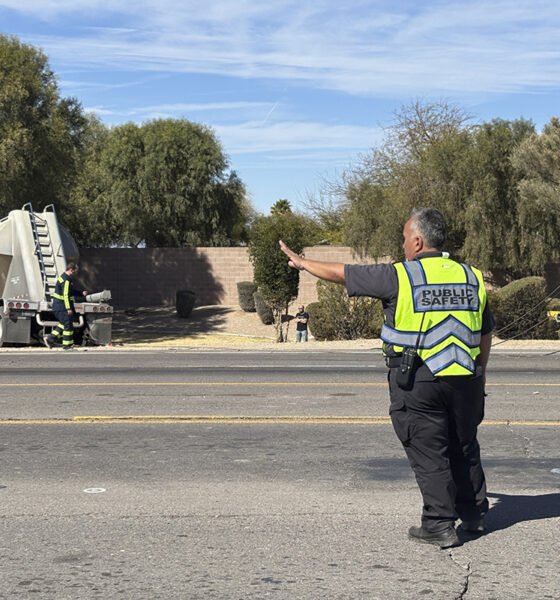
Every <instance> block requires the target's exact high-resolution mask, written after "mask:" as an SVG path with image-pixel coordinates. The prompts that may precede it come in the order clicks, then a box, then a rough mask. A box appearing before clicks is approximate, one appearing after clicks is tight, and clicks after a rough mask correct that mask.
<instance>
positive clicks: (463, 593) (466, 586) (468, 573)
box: [449, 550, 472, 600]
mask: <svg viewBox="0 0 560 600" xmlns="http://www.w3.org/2000/svg"><path fill="white" fill-rule="evenodd" d="M449 558H451V560H452V561H453V562H454V563H455V564H456V565H457V566H459V567H461V569H463V571H466V574H465V582H464V584H463V589H462V590H461V592H460V593H459V595H458V596H455V597H454V598H453V600H464V598H465V597H466V595H467V593H468V591H469V583H470V581H469V579H470V576H471V575H472V568H471V564H472V561H471V559H470V558H467V564H466V565H463V564H461V563H460V562H459V560H458V559H457V558H455V556H454V555H453V550H449Z"/></svg>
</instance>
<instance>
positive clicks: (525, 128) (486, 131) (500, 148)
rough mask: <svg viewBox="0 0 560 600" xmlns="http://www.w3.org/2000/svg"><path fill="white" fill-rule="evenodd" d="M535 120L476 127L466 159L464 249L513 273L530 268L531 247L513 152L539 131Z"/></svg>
mask: <svg viewBox="0 0 560 600" xmlns="http://www.w3.org/2000/svg"><path fill="white" fill-rule="evenodd" d="M534 131H535V129H534V125H533V124H532V123H531V122H530V121H526V120H524V119H517V120H515V121H504V120H502V119H494V120H493V121H491V122H489V123H483V124H482V125H480V126H479V127H477V128H476V129H475V130H474V131H473V133H472V145H471V149H470V153H469V156H467V157H466V158H467V160H466V162H465V164H466V166H467V169H468V175H469V179H470V181H469V183H468V190H467V194H466V197H467V202H466V205H465V208H464V210H463V211H461V215H462V216H463V223H461V234H462V238H463V239H462V244H461V245H460V246H459V247H458V250H459V252H460V253H461V255H462V256H463V257H464V258H465V259H466V260H468V261H469V262H471V263H473V264H476V265H477V266H478V267H480V268H481V269H485V270H492V269H501V270H503V271H506V272H507V273H509V275H510V277H514V276H519V275H524V274H528V273H530V272H531V269H532V267H531V266H530V265H531V261H532V258H531V256H530V254H532V252H531V251H529V252H527V251H526V250H527V249H526V250H524V249H523V248H522V244H523V237H524V236H523V231H522V227H521V226H520V215H521V214H522V213H523V212H524V207H523V201H522V199H521V198H520V195H519V182H520V179H521V177H520V174H519V172H518V171H516V169H514V167H513V165H512V156H513V155H514V154H515V152H516V149H517V147H518V146H519V145H520V144H522V143H523V140H525V139H526V138H528V137H529V136H531V135H532V134H533V133H534Z"/></svg>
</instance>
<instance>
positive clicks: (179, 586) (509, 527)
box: [0, 349, 560, 600]
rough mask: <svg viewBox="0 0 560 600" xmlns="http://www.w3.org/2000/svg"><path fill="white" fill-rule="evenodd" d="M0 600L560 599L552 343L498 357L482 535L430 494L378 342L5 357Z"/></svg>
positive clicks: (559, 404) (559, 431) (490, 402)
mask: <svg viewBox="0 0 560 600" xmlns="http://www.w3.org/2000/svg"><path fill="white" fill-rule="evenodd" d="M0 365H1V369H0V502H1V506H2V511H1V513H0V523H1V530H0V598H10V599H11V598H56V599H60V598H68V599H81V598H96V597H103V598H119V597H122V598H134V599H137V598H138V599H144V598H145V599H154V598H179V599H183V598H185V599H191V598H193V599H198V598H200V599H206V598H227V599H229V598H239V599H242V598H243V599H244V598H255V599H256V598H259V599H260V598H267V597H273V598H282V599H284V598H285V599H294V598H302V599H308V598H309V599H315V598H329V599H330V598H333V599H334V598H337V599H339V598H340V599H342V598H344V599H354V598H366V599H370V598H371V599H376V598H379V599H383V600H385V599H389V600H391V599H393V598H394V599H397V598H398V599H414V598H426V597H427V598H433V599H446V600H447V599H450V598H465V599H467V600H471V599H476V600H490V599H492V598H495V599H496V600H502V599H504V600H505V599H506V598H507V599H517V598H519V599H520V600H521V599H526V598H538V599H540V598H553V599H558V598H560V583H559V578H558V572H559V570H560V559H559V556H560V540H559V536H560V527H559V525H560V401H559V399H558V393H559V392H560V354H550V353H546V352H542V353H541V352H532V353H526V354H523V353H499V352H496V353H494V355H493V357H492V360H491V365H490V371H489V376H488V388H487V391H488V398H487V407H486V420H485V422H484V424H483V425H482V426H481V428H480V442H481V445H482V448H483V456H484V464H485V468H486V472H487V478H488V482H489V490H490V493H491V503H492V509H491V511H490V513H489V515H488V524H489V532H488V534H487V535H485V536H483V537H480V538H469V537H463V541H464V544H463V545H462V546H461V547H459V548H455V549H452V550H449V551H441V550H438V549H437V548H435V547H432V546H424V545H421V544H416V543H413V542H410V541H408V540H407V538H406V531H407V529H408V526H409V525H411V524H416V523H417V522H418V518H419V514H420V497H419V494H418V492H417V489H416V485H415V482H414V479H413V476H412V474H411V472H410V469H409V467H408V463H407V462H406V459H405V457H404V453H403V451H402V448H401V447H400V444H399V443H398V441H397V439H396V437H395V435H394V433H393V431H392V428H391V426H390V424H389V421H388V418H387V405H388V398H387V389H386V370H385V367H384V365H383V361H382V359H381V356H380V354H379V353H378V352H377V351H375V352H351V351H345V352H328V353H325V352H315V353H314V352H294V353H287V352H282V353H274V352H269V353H251V352H217V351H211V352H205V353H204V352H179V351H175V352H174V351H161V350H159V351H157V352H148V351H146V352H115V351H98V350H93V351H87V352H86V351H76V352H74V353H63V352H60V351H51V352H49V351H47V350H42V349H37V350H35V351H31V352H30V351H22V352H17V351H16V352H14V351H10V352H1V353H0Z"/></svg>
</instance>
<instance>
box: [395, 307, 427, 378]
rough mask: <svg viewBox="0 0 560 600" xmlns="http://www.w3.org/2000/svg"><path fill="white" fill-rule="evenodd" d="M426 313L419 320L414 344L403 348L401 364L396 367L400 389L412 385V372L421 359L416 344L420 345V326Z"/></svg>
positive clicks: (414, 371)
mask: <svg viewBox="0 0 560 600" xmlns="http://www.w3.org/2000/svg"><path fill="white" fill-rule="evenodd" d="M425 317H426V313H424V314H423V315H422V320H421V321H420V330H419V331H418V337H417V338H416V344H415V345H414V348H411V347H407V348H403V351H402V356H401V364H400V366H399V368H398V369H397V376H396V382H397V385H398V386H399V387H400V388H401V389H402V390H411V389H412V388H413V386H414V374H415V373H416V370H417V369H418V367H419V366H420V363H421V360H420V357H419V356H418V346H420V336H421V335H422V326H423V325H424V319H425Z"/></svg>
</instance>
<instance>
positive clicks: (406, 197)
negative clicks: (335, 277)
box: [344, 103, 553, 277]
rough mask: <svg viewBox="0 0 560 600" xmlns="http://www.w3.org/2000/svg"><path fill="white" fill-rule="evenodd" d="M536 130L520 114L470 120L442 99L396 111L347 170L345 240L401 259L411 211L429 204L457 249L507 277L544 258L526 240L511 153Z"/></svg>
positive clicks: (374, 253)
mask: <svg viewBox="0 0 560 600" xmlns="http://www.w3.org/2000/svg"><path fill="white" fill-rule="evenodd" d="M533 132H534V126H533V124H532V123H531V122H529V121H526V120H524V119H518V120H515V121H503V120H499V119H496V120H494V121H491V122H490V123H483V124H481V125H478V126H471V125H469V124H468V123H467V118H466V116H464V115H463V113H462V112H461V111H460V110H459V109H453V108H451V107H449V106H448V105H447V104H445V103H443V104H435V105H428V106H426V107H422V106H419V105H418V104H414V105H412V106H410V107H408V108H407V109H406V110H404V112H403V111H401V112H400V113H398V119H397V122H396V123H395V124H394V125H393V127H392V128H391V129H390V130H389V132H388V136H387V139H386V141H385V143H384V145H383V146H382V147H381V148H380V149H377V150H374V151H373V152H372V153H371V154H370V155H369V156H368V157H366V158H365V159H364V160H362V162H361V163H360V164H359V165H358V167H356V168H354V169H352V170H351V171H350V172H349V173H346V174H345V184H346V185H345V194H346V198H345V201H346V206H345V221H344V222H345V235H346V239H347V241H348V243H349V244H350V245H351V246H352V247H353V248H354V249H355V250H356V251H357V252H358V253H359V254H360V255H362V256H363V255H369V256H373V257H380V256H383V255H388V256H392V257H394V258H400V257H401V255H402V249H401V246H402V236H401V231H402V224H403V223H404V221H405V220H406V218H407V217H408V215H409V214H410V211H411V210H412V209H413V208H414V207H417V208H420V207H425V206H433V207H435V208H438V209H439V210H441V212H442V213H443V214H444V216H445V217H446V221H447V223H448V229H449V234H448V243H447V247H446V249H447V250H449V251H450V252H452V253H453V254H454V255H455V256H457V257H460V258H461V259H463V260H466V261H468V262H472V263H474V264H476V265H477V266H479V267H480V268H483V269H485V270H491V269H501V270H502V271H504V272H505V273H506V274H507V275H508V276H509V277H515V276H519V275H524V274H527V273H530V272H531V270H532V269H534V268H535V266H537V264H542V261H539V260H537V261H536V262H534V257H533V258H531V257H530V256H529V253H530V252H531V250H530V248H529V247H528V246H527V245H526V246H524V242H523V240H525V239H527V240H529V237H527V236H525V234H524V231H523V226H524V223H527V224H528V223H529V215H527V208H526V207H527V206H531V205H530V204H528V203H527V202H526V201H522V199H521V198H520V181H521V176H520V174H519V172H518V171H516V169H515V168H514V167H513V166H512V162H511V159H512V156H513V155H514V153H515V150H516V148H517V147H518V146H519V145H520V144H522V143H523V140H526V139H528V137H529V136H531V135H532V134H533ZM532 214H533V216H534V215H535V212H533V213H532ZM524 215H525V216H524ZM542 216H543V215H541V217H542ZM540 220H541V221H542V218H541V219H540ZM527 227H528V229H529V230H530V231H532V232H535V231H536V228H532V227H529V226H528V225H527ZM539 231H541V232H542V226H541V228H540V229H539ZM546 239H547V240H552V239H553V238H552V237H551V235H550V233H549V234H548V235H547V237H546ZM543 248H544V245H543Z"/></svg>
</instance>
